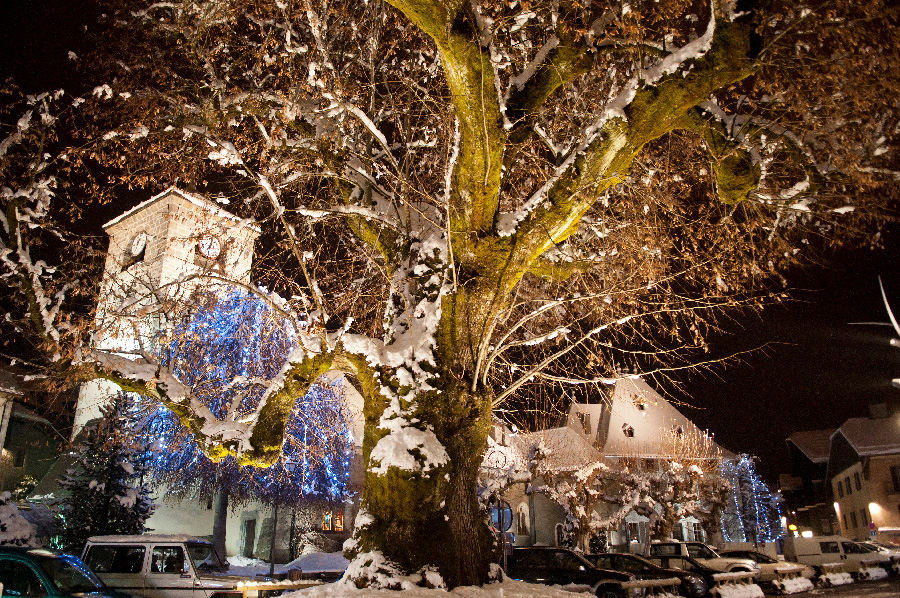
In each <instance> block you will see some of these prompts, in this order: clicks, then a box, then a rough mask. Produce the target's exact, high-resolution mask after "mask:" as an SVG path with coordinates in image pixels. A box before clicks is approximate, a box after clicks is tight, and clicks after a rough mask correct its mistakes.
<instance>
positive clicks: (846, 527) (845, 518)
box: [844, 513, 850, 529]
mask: <svg viewBox="0 0 900 598" xmlns="http://www.w3.org/2000/svg"><path fill="white" fill-rule="evenodd" d="M844 529H850V526H849V525H847V514H846V513H844Z"/></svg>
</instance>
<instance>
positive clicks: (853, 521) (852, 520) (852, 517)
mask: <svg viewBox="0 0 900 598" xmlns="http://www.w3.org/2000/svg"><path fill="white" fill-rule="evenodd" d="M850 523H851V524H853V528H854V529H856V528H857V527H859V525H857V521H856V511H850Z"/></svg>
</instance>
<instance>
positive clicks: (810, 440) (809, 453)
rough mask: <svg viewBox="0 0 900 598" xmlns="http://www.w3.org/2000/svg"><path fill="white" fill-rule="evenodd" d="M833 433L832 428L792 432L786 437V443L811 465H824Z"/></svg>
mask: <svg viewBox="0 0 900 598" xmlns="http://www.w3.org/2000/svg"><path fill="white" fill-rule="evenodd" d="M835 431H836V430H835V429H834V428H828V429H827V430H808V431H806V432H794V433H793V434H791V435H790V436H788V438H787V441H788V442H790V443H792V444H793V445H794V446H796V447H797V449H798V450H799V451H800V452H801V453H803V454H804V455H806V457H807V458H808V459H809V460H810V461H812V462H813V463H825V462H826V461H828V452H829V451H830V450H831V436H832V435H833V434H834V433H835Z"/></svg>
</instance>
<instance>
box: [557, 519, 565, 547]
mask: <svg viewBox="0 0 900 598" xmlns="http://www.w3.org/2000/svg"><path fill="white" fill-rule="evenodd" d="M555 531H556V545H557V546H565V544H566V531H565V529H563V524H562V523H557V524H556V528H555Z"/></svg>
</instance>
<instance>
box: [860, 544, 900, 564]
mask: <svg viewBox="0 0 900 598" xmlns="http://www.w3.org/2000/svg"><path fill="white" fill-rule="evenodd" d="M857 544H860V545H862V546H863V547H864V548H868V549H869V552H880V553H881V554H884V555H887V556H889V557H891V558H893V559H894V560H896V559H898V558H900V546H892V545H890V544H883V543H881V542H876V541H874V540H865V541H863V542H857Z"/></svg>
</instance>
